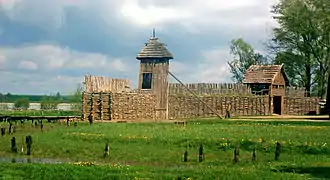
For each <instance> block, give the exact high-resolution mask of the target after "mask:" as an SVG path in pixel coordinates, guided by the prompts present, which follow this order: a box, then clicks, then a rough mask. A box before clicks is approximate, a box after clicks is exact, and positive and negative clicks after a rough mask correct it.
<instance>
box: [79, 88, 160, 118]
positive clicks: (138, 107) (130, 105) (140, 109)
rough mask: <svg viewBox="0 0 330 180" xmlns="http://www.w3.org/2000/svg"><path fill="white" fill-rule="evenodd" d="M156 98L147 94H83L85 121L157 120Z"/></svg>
mask: <svg viewBox="0 0 330 180" xmlns="http://www.w3.org/2000/svg"><path fill="white" fill-rule="evenodd" d="M155 107H156V98H155V96H154V95H152V94H146V93H86V92H85V93H83V119H84V120H86V121H87V120H88V117H90V116H92V119H93V120H103V121H111V120H135V119H154V118H155Z"/></svg>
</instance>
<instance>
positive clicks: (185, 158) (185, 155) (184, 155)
mask: <svg viewBox="0 0 330 180" xmlns="http://www.w3.org/2000/svg"><path fill="white" fill-rule="evenodd" d="M183 162H188V151H187V150H186V151H185V152H184V154H183Z"/></svg>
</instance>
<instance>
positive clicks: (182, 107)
mask: <svg viewBox="0 0 330 180" xmlns="http://www.w3.org/2000/svg"><path fill="white" fill-rule="evenodd" d="M201 100H202V101H204V102H205V103H206V104H207V105H208V106H210V107H211V108H212V109H215V110H216V111H217V112H218V113H219V114H221V115H224V114H225V113H226V109H227V108H229V107H230V112H231V114H232V115H233V116H243V115H267V114H268V110H269V107H268V101H269V97H268V96H246V97H241V96H204V97H201ZM215 116H216V115H215V114H214V113H212V111H211V110H209V109H208V108H207V107H206V106H205V105H204V104H203V103H201V102H200V101H198V100H197V99H196V98H195V97H193V96H182V95H170V96H169V117H170V118H171V119H175V118H194V117H215Z"/></svg>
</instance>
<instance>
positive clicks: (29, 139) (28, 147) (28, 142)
mask: <svg viewBox="0 0 330 180" xmlns="http://www.w3.org/2000/svg"><path fill="white" fill-rule="evenodd" d="M25 143H26V155H31V147H32V137H31V136H30V135H28V136H26V137H25Z"/></svg>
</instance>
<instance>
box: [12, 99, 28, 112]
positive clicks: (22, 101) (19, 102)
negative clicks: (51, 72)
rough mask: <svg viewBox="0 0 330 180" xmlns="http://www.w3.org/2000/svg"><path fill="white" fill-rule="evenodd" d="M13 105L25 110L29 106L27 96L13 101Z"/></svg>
mask: <svg viewBox="0 0 330 180" xmlns="http://www.w3.org/2000/svg"><path fill="white" fill-rule="evenodd" d="M14 107H15V108H17V109H24V110H27V109H29V107H30V101H29V99H28V98H21V99H18V100H16V101H15V103H14Z"/></svg>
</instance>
